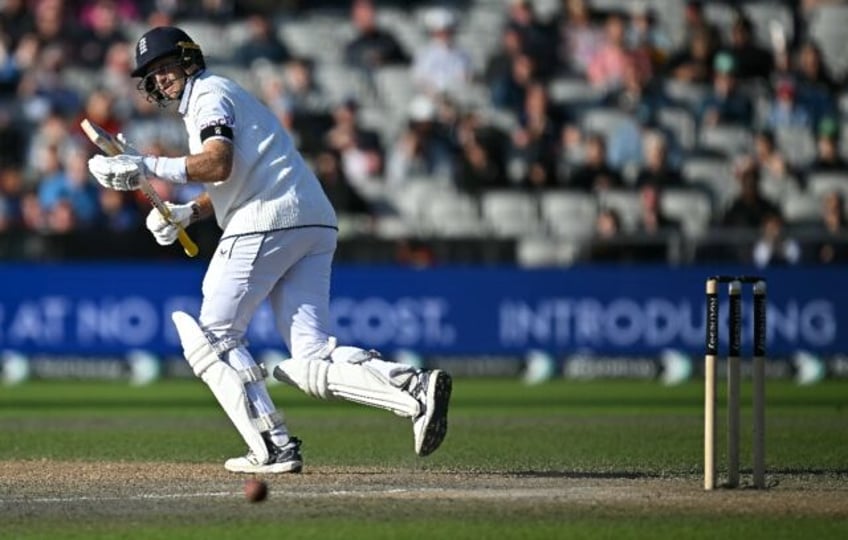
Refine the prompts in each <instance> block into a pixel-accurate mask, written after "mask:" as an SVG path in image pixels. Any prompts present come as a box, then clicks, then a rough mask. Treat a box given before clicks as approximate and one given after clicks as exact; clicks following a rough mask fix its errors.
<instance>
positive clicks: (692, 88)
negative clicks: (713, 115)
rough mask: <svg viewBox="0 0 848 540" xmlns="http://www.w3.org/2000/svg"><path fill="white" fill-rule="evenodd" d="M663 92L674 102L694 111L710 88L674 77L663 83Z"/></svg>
mask: <svg viewBox="0 0 848 540" xmlns="http://www.w3.org/2000/svg"><path fill="white" fill-rule="evenodd" d="M663 89H664V91H665V94H666V95H667V96H668V97H669V98H670V99H671V100H673V101H674V102H675V103H677V104H679V105H681V106H683V107H685V108H686V109H688V110H689V111H696V110H698V107H699V106H700V105H701V102H702V101H704V98H706V97H707V94H708V93H709V91H710V89H709V87H708V86H707V85H703V84H693V83H687V82H683V81H677V80H674V79H668V80H666V81H665V83H664V85H663Z"/></svg>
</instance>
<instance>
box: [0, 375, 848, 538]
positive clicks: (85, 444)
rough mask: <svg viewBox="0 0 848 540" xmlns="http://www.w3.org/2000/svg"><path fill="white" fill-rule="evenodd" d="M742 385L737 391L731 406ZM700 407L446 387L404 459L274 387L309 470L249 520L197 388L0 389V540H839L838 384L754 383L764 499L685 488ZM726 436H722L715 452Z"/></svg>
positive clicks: (695, 476)
mask: <svg viewBox="0 0 848 540" xmlns="http://www.w3.org/2000/svg"><path fill="white" fill-rule="evenodd" d="M749 386H750V385H749V384H748V382H747V381H746V383H745V385H744V386H743V396H742V397H743V403H745V404H747V403H750V394H749V392H750V388H749ZM702 392H703V390H702V387H701V385H700V384H699V383H697V382H693V383H691V384H687V385H683V386H679V387H663V386H661V385H659V384H657V383H652V382H632V381H593V382H567V381H556V382H552V383H547V384H544V385H540V386H535V387H526V386H524V385H522V384H521V383H520V382H517V381H507V380H486V379H459V380H456V381H455V385H454V400H453V402H452V409H451V422H450V426H451V427H450V431H449V434H448V438H447V440H446V441H445V444H444V446H443V447H442V448H441V449H440V450H439V451H438V452H437V453H436V454H434V455H433V456H430V457H429V458H426V459H420V458H417V457H415V456H414V455H413V454H412V433H411V429H410V422H409V421H408V420H404V419H400V418H397V417H395V416H393V415H392V414H390V413H387V412H383V411H375V410H370V409H366V408H363V407H358V406H355V405H350V404H347V403H342V402H324V401H318V400H315V399H312V398H309V397H306V396H304V395H302V394H300V393H299V392H296V391H293V390H291V389H288V388H283V387H280V386H276V387H273V388H272V394H273V396H274V398H275V400H276V402H277V404H278V406H280V407H281V408H282V409H283V410H284V412H285V414H286V415H287V417H288V422H289V426H290V427H291V430H292V432H293V433H294V434H296V435H297V436H298V437H300V438H302V439H303V440H304V441H305V443H304V448H303V450H304V458H305V460H306V470H305V474H303V475H300V476H298V477H280V478H271V479H269V480H270V485H271V497H270V498H269V500H268V501H266V502H264V503H261V504H253V505H251V504H248V503H247V502H246V501H245V500H244V499H243V498H242V497H241V496H240V494H239V490H240V488H241V480H242V478H241V477H238V476H235V475H230V474H227V473H226V472H224V471H223V468H222V467H221V463H222V462H223V461H224V459H226V458H227V457H231V456H233V455H237V454H241V453H243V452H244V448H243V445H242V443H241V442H240V440H239V439H238V437H237V436H236V434H235V432H234V430H233V429H232V428H231V427H230V426H229V424H228V421H227V420H226V418H225V417H224V415H223V413H222V412H221V411H219V409H218V407H217V404H216V403H215V402H214V399H213V398H212V397H211V395H210V394H209V393H208V390H207V389H206V388H205V387H204V386H203V385H202V383H200V382H199V381H194V380H189V381H164V382H160V383H157V384H155V385H152V386H149V387H129V386H127V385H125V384H117V383H97V382H95V383H92V382H32V383H27V384H25V385H22V386H19V387H12V388H4V389H2V390H0V516H3V517H2V518H0V524H2V529H0V530H2V531H3V532H2V534H0V536H3V537H6V536H7V535H8V537H10V538H56V537H61V538H96V537H99V538H104V537H114V538H120V537H126V538H219V537H233V536H235V535H238V536H239V537H242V538H248V537H259V535H263V536H265V535H269V534H270V535H271V536H272V537H277V536H278V535H282V536H280V537H283V536H284V537H287V538H322V539H327V538H363V537H368V538H398V537H403V538H428V539H432V538H492V537H497V538H499V539H504V538H555V537H586V538H621V537H631V538H657V537H677V538H715V537H718V536H724V537H745V538H766V537H768V538H807V537H815V536H821V537H834V536H835V534H834V533H836V532H837V531H840V530H841V531H843V532H844V530H845V527H846V525H848V451H846V448H848V429H846V426H848V408H846V405H848V383H847V382H839V381H829V382H826V383H824V384H820V385H817V386H812V387H797V386H795V385H793V384H791V383H790V382H788V381H769V382H768V387H767V394H768V395H767V403H768V406H767V411H766V415H767V440H766V446H767V466H768V471H769V482H770V483H771V485H772V487H771V489H770V490H768V491H767V492H756V491H754V490H750V489H742V490H735V491H729V490H719V491H717V492H715V493H704V492H703V491H702V490H701V489H700V485H701V478H700V467H701V463H702V460H703V454H702V452H703V446H702V434H703V422H702V414H703V404H702V399H703V397H702V396H703V394H702ZM721 397H722V398H723V395H722V396H721ZM719 411H720V420H723V413H724V410H723V407H720V409H719ZM742 413H743V414H742V416H743V422H742V427H743V432H742V463H743V468H749V467H750V460H749V455H750V409H749V407H747V405H746V406H745V408H743V411H742ZM722 427H723V426H722ZM724 435H725V432H724V430H723V429H720V430H719V441H718V442H719V449H720V450H723V448H724ZM723 462H724V454H723V452H720V463H721V464H723ZM745 479H746V475H745V471H744V470H743V481H744V480H745Z"/></svg>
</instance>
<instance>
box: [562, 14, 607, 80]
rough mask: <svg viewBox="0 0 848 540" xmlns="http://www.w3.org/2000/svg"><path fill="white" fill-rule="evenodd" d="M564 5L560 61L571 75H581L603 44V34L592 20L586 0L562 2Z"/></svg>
mask: <svg viewBox="0 0 848 540" xmlns="http://www.w3.org/2000/svg"><path fill="white" fill-rule="evenodd" d="M564 3H565V8H564V10H563V11H564V18H563V23H562V25H561V27H560V43H561V46H560V61H561V63H562V64H564V65H565V66H566V69H567V70H568V71H570V72H571V73H575V74H578V75H583V74H585V73H586V71H587V69H588V67H589V63H590V62H591V61H592V58H594V56H595V55H596V54H597V52H598V51H599V50H600V48H601V45H602V44H603V40H604V36H603V32H602V31H601V29H600V28H598V26H597V24H596V23H595V22H594V21H593V20H592V13H591V11H590V9H589V6H588V4H587V3H586V0H564Z"/></svg>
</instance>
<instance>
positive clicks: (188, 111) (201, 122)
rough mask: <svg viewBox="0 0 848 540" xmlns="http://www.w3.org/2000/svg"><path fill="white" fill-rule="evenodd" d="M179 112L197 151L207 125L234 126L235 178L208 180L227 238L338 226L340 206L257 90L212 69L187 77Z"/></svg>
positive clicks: (220, 224)
mask: <svg viewBox="0 0 848 540" xmlns="http://www.w3.org/2000/svg"><path fill="white" fill-rule="evenodd" d="M179 113H180V114H181V115H182V116H183V121H184V122H185V126H186V131H187V132H188V145H189V150H190V151H191V153H193V154H195V153H199V152H201V151H202V149H203V143H202V141H201V140H200V132H201V131H202V130H203V129H204V128H207V127H209V126H229V127H230V129H232V132H233V140H232V143H233V145H234V149H233V150H234V152H233V156H234V159H233V169H232V172H231V173H230V177H229V178H228V179H226V180H224V181H221V182H215V183H204V184H203V185H204V187H205V188H206V190H207V191H208V193H209V196H210V198H211V199H212V206H213V207H214V208H215V218H216V219H217V220H218V225H219V226H220V227H221V229H222V230H223V231H224V233H223V235H222V237H228V236H235V235H240V234H249V233H257V232H268V231H274V230H280V229H290V228H295V227H308V226H323V227H333V228H335V227H337V225H338V222H337V220H336V213H335V211H334V210H333V206H332V204H330V201H329V200H328V199H327V197H326V195H325V194H324V190H323V189H322V187H321V184H320V182H319V180H318V179H317V178H316V177H315V174H314V173H313V172H312V171H311V170H310V168H309V167H308V166H307V164H306V162H305V161H304V160H303V157H302V156H301V155H300V152H298V150H297V148H295V146H294V142H293V141H292V138H291V137H290V136H289V134H288V133H287V132H286V130H285V129H284V128H283V126H282V125H281V124H280V123H279V121H278V120H277V118H276V117H275V116H274V114H273V113H272V112H271V111H270V110H269V109H268V108H266V107H265V105H263V104H262V103H261V102H260V101H259V100H258V99H257V98H256V97H254V96H253V95H252V94H250V92H248V91H247V90H245V89H244V88H242V87H241V86H239V85H238V84H236V83H235V82H233V81H231V80H229V79H227V78H224V77H219V76H217V75H213V74H211V73H209V71H206V70H204V71H203V72H201V73H199V74H198V75H195V76H193V77H191V78H189V79H188V80H187V81H186V88H185V92H184V93H183V97H182V100H181V101H180V106H179ZM209 138H216V137H215V136H213V137H209Z"/></svg>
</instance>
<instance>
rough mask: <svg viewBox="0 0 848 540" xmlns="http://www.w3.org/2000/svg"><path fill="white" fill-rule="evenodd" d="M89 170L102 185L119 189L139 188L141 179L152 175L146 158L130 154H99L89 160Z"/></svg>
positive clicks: (130, 189)
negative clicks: (111, 155)
mask: <svg viewBox="0 0 848 540" xmlns="http://www.w3.org/2000/svg"><path fill="white" fill-rule="evenodd" d="M88 170H89V171H90V172H91V174H92V176H94V178H95V179H96V180H97V182H98V183H99V184H100V185H101V186H103V187H105V188H109V189H115V190H118V191H132V190H135V189H138V184H139V181H140V179H141V178H142V177H147V176H148V175H150V170H148V168H147V166H146V165H145V164H144V158H142V157H141V156H131V155H128V154H119V155H117V156H113V157H107V156H101V155H99V154H98V155H96V156H94V157H92V158H91V159H89V160H88Z"/></svg>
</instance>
